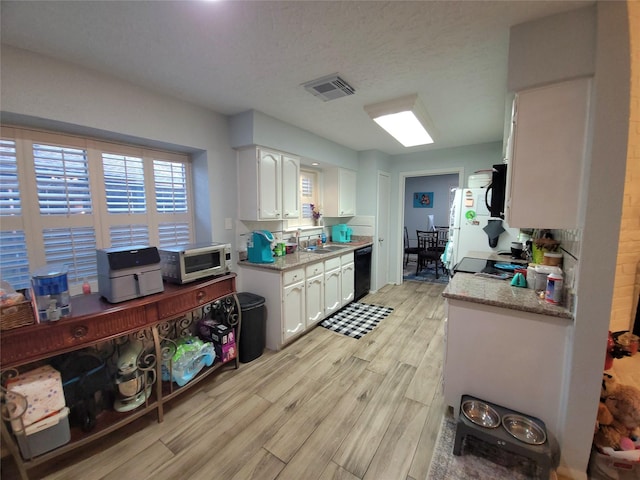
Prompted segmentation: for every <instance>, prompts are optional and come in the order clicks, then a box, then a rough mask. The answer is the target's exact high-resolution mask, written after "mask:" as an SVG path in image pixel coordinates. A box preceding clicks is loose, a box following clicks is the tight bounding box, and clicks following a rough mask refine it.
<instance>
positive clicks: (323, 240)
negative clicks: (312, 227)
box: [320, 230, 327, 245]
mask: <svg viewBox="0 0 640 480" xmlns="http://www.w3.org/2000/svg"><path fill="white" fill-rule="evenodd" d="M320 239H321V240H322V245H324V244H325V243H327V234H326V233H324V230H323V231H322V235H321V236H320Z"/></svg>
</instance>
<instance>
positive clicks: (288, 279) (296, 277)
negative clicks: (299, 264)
mask: <svg viewBox="0 0 640 480" xmlns="http://www.w3.org/2000/svg"><path fill="white" fill-rule="evenodd" d="M282 280H283V282H284V284H285V286H286V285H290V284H292V283H295V282H299V281H300V280H304V270H303V269H302V268H296V269H295V270H289V271H288V272H284V273H283V274H282Z"/></svg>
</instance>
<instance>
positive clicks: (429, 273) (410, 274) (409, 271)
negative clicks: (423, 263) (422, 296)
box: [402, 261, 449, 285]
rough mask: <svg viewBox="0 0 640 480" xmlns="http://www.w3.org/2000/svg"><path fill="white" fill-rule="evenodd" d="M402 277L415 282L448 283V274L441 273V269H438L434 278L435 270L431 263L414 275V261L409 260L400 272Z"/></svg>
mask: <svg viewBox="0 0 640 480" xmlns="http://www.w3.org/2000/svg"><path fill="white" fill-rule="evenodd" d="M402 279H403V280H404V281H408V280H412V281H416V282H430V283H440V284H445V285H446V284H447V283H449V275H447V274H446V273H442V269H441V268H439V269H438V278H436V270H435V268H433V266H432V265H428V266H427V267H426V268H423V269H422V270H420V271H419V272H418V275H416V263H415V262H412V261H410V262H409V263H408V264H407V265H406V266H405V267H404V270H403V272H402Z"/></svg>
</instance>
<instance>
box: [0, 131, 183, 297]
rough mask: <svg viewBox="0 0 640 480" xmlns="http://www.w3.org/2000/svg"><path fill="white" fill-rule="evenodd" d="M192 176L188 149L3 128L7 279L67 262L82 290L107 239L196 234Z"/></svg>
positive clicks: (20, 283) (164, 242)
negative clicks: (175, 150)
mask: <svg viewBox="0 0 640 480" xmlns="http://www.w3.org/2000/svg"><path fill="white" fill-rule="evenodd" d="M190 185H191V164H190V161H189V158H188V157H187V156H186V155H182V154H176V153H171V152H160V151H155V150H147V149H142V148H138V147H132V146H129V145H117V144H114V143H103V142H99V141H95V140H91V139H85V138H79V137H72V136H66V135H59V134H54V133H51V132H38V131H31V130H21V129H14V128H11V127H6V128H5V127H2V139H1V140H0V216H1V219H0V278H1V279H2V280H5V281H7V282H8V283H10V284H11V285H12V286H13V287H14V288H26V287H28V285H29V282H30V276H29V272H30V271H33V270H35V269H37V268H40V267H43V266H45V265H50V266H52V265H56V266H60V265H64V266H66V267H67V270H68V275H69V283H70V286H71V290H72V293H74V288H73V286H74V285H77V286H78V288H79V286H80V285H81V283H82V282H83V281H84V280H85V279H87V280H89V281H91V280H93V281H95V280H96V279H97V265H96V249H98V248H109V247H127V246H133V245H135V246H139V245H154V246H158V247H162V246H168V245H174V244H178V243H191V241H192V239H193V213H192V211H191V210H192V209H191V207H190V198H191V193H190ZM25 186H29V188H26V187H25ZM25 192H29V195H31V196H32V197H31V198H30V197H29V196H28V195H27V194H26V193H25ZM27 219H28V221H27Z"/></svg>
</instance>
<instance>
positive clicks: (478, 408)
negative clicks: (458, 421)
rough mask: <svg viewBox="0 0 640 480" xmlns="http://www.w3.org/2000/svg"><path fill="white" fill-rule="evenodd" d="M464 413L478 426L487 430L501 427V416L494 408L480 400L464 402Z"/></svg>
mask: <svg viewBox="0 0 640 480" xmlns="http://www.w3.org/2000/svg"><path fill="white" fill-rule="evenodd" d="M461 408H462V413H463V414H464V416H465V417H467V418H468V419H469V420H471V421H472V422H473V423H475V424H476V425H480V426H481V427H485V428H496V427H497V426H498V425H500V415H498V412H496V411H495V410H494V409H493V407H491V406H489V405H488V404H486V403H484V402H481V401H479V400H466V401H464V402H462V407H461Z"/></svg>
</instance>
